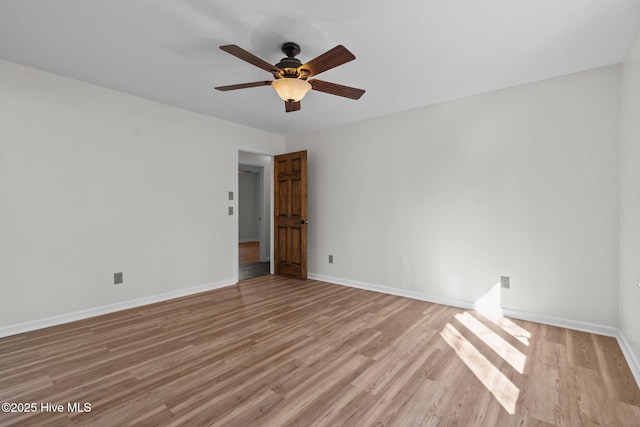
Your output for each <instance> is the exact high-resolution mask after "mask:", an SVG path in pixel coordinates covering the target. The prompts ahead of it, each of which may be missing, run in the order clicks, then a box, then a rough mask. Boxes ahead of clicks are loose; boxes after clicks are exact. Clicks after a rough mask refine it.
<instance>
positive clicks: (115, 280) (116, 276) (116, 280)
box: [113, 273, 123, 285]
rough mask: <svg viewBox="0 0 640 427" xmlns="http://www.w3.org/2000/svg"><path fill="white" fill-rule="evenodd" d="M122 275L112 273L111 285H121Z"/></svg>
mask: <svg viewBox="0 0 640 427" xmlns="http://www.w3.org/2000/svg"><path fill="white" fill-rule="evenodd" d="M122 280H123V279H122V273H113V284H114V285H119V284H121V283H122Z"/></svg>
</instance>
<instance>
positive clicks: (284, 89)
mask: <svg viewBox="0 0 640 427" xmlns="http://www.w3.org/2000/svg"><path fill="white" fill-rule="evenodd" d="M271 86H272V87H273V89H275V91H276V93H277V94H278V96H279V97H280V98H282V99H283V100H284V101H289V100H293V101H295V102H298V101H300V100H301V99H302V98H304V96H305V95H306V94H307V92H309V91H310V90H311V83H309V82H307V81H305V80H300V79H297V78H292V77H284V78H281V79H277V80H274V81H273V82H272V83H271Z"/></svg>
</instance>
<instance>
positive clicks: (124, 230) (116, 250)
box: [0, 61, 284, 327]
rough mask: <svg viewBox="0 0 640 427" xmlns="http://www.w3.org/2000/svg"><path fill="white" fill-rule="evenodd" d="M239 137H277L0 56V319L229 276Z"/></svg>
mask: <svg viewBox="0 0 640 427" xmlns="http://www.w3.org/2000/svg"><path fill="white" fill-rule="evenodd" d="M212 102H213V101H212ZM238 144H239V145H243V146H250V147H257V148H260V149H263V150H266V151H270V152H278V153H279V152H282V150H283V146H284V139H283V138H282V137H280V136H276V135H272V134H268V133H265V132H261V131H257V130H254V129H250V128H246V127H242V126H238V125H235V124H231V123H228V122H224V121H222V120H218V119H213V118H210V117H206V116H202V115H199V114H196V113H192V112H189V111H185V110H181V109H177V108H173V107H169V106H166V105H162V104H159V103H155V102H151V101H148V100H144V99H140V98H136V97H133V96H129V95H125V94H123V93H119V92H115V91H111V90H107V89H103V88H100V87H96V86H92V85H89V84H85V83H82V82H79V81H75V80H71V79H66V78H63V77H60V76H57V75H53V74H49V73H44V72H41V71H38V70H35V69H31V68H27V67H23V66H20V65H16V64H12V63H9V62H5V61H0V286H1V289H2V298H0V327H1V326H3V325H10V324H15V323H18V322H24V321H30V320H34V319H40V318H45V317H48V316H56V315H59V314H64V313H70V312H74V311H77V310H82V309H89V308H92V307H97V306H103V305H107V304H114V303H118V302H121V301H127V300H131V299H136V298H143V297H146V296H149V295H158V294H163V293H168V292H172V291H175V290H179V289H185V288H190V287H194V286H199V285H204V284H211V283H218V282H223V281H228V280H231V279H232V278H233V277H234V268H235V266H234V251H235V248H234V245H233V242H234V236H233V233H234V224H233V221H234V217H232V216H228V215H227V207H228V206H230V205H231V203H234V202H230V201H229V200H228V194H227V193H228V191H232V190H233V188H234V185H235V184H234V183H235V174H236V145H238ZM120 271H121V272H123V273H124V284H122V285H118V286H114V285H113V273H114V272H120Z"/></svg>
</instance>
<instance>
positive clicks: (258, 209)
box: [237, 149, 273, 280]
mask: <svg viewBox="0 0 640 427" xmlns="http://www.w3.org/2000/svg"><path fill="white" fill-rule="evenodd" d="M272 165H273V157H272V156H270V155H266V154H261V153H255V152H250V151H244V150H242V149H239V150H238V164H237V166H238V178H237V184H238V185H237V194H238V198H237V200H238V205H237V206H238V207H237V210H238V222H237V224H238V228H237V231H238V233H237V238H238V263H237V278H238V280H248V279H252V278H255V277H260V276H264V275H268V274H270V273H271V272H272V268H271V250H272V236H271V235H272V232H271V222H272V221H271V217H272V207H271V206H272V188H273V187H272V180H273V178H272V175H273V172H272V170H273V169H272V168H273V166H272Z"/></svg>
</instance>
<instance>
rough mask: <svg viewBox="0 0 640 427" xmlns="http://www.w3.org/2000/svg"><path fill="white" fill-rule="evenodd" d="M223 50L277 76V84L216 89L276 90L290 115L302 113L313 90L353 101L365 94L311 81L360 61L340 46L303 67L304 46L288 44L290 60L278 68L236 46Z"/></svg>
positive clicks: (284, 48)
mask: <svg viewBox="0 0 640 427" xmlns="http://www.w3.org/2000/svg"><path fill="white" fill-rule="evenodd" d="M220 49H222V50H224V51H225V52H227V53H230V54H231V55H233V56H235V57H237V58H240V59H242V60H243V61H246V62H248V63H249V64H252V65H255V66H256V67H258V68H262V69H263V70H265V71H268V72H270V73H271V74H273V77H274V80H265V81H261V82H252V83H241V84H237V85H229V86H218V87H216V89H217V90H221V91H227V90H236V89H246V88H249V87H258V86H272V87H273V88H274V89H275V91H276V92H277V93H278V95H279V96H280V98H282V99H283V100H284V107H285V111H286V112H287V113H290V112H292V111H298V110H299V109H300V100H301V99H302V98H303V97H304V96H305V95H306V93H307V92H308V91H309V90H312V89H313V90H317V91H320V92H324V93H328V94H331V95H337V96H343V97H345V98H350V99H360V97H361V96H362V95H363V94H364V92H365V91H364V90H362V89H356V88H354V87H349V86H343V85H339V84H336V83H330V82H325V81H323V80H317V79H312V80H308V81H307V79H308V78H309V77H313V76H315V75H318V74H320V73H322V72H324V71H327V70H330V69H332V68H335V67H337V66H338V65H342V64H344V63H346V62H349V61H352V60H354V59H356V57H355V56H354V55H353V53H351V52H349V50H348V49H347V48H346V47H344V46H342V45H338V46H336V47H334V48H333V49H331V50H328V51H327V52H325V53H323V54H322V55H320V56H318V57H316V58H314V59H312V60H311V61H309V62H307V63H305V64H303V63H302V62H301V61H300V60H299V59H298V58H296V56H297V55H298V54H299V53H300V46H298V45H297V44H296V43H293V42H287V43H284V44H283V45H282V53H284V54H285V55H287V57H286V58H283V59H282V60H281V61H280V62H279V63H277V64H276V65H271V64H269V63H268V62H267V61H265V60H263V59H260V58H258V57H257V56H255V55H253V54H252V53H250V52H247V51H246V50H244V49H242V48H241V47H239V46H236V45H234V44H229V45H224V46H220Z"/></svg>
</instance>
